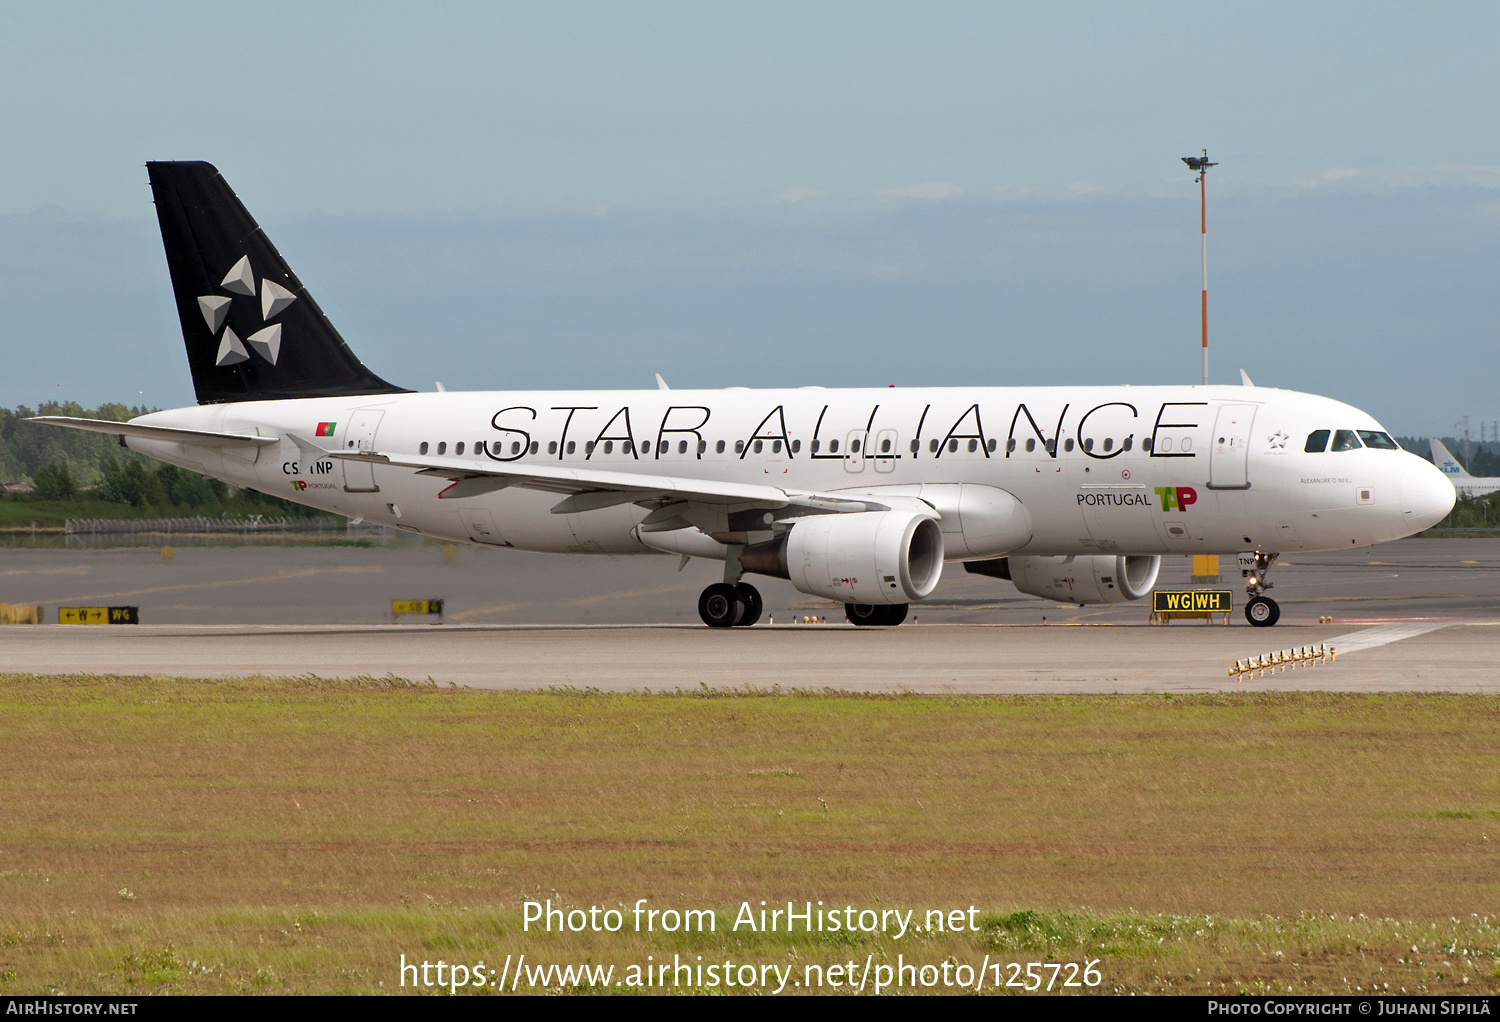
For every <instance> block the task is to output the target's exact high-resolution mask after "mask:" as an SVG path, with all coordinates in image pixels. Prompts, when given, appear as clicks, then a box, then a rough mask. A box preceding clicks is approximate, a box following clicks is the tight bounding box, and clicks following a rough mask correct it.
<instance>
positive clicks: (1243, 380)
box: [1240, 369, 1255, 387]
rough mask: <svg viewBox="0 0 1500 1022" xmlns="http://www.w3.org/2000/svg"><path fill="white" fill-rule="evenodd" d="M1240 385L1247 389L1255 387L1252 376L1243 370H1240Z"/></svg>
mask: <svg viewBox="0 0 1500 1022" xmlns="http://www.w3.org/2000/svg"><path fill="white" fill-rule="evenodd" d="M1240 384H1241V385H1242V386H1245V387H1253V386H1255V384H1253V383H1251V382H1250V374H1249V373H1247V372H1245V370H1243V369H1241V370H1240Z"/></svg>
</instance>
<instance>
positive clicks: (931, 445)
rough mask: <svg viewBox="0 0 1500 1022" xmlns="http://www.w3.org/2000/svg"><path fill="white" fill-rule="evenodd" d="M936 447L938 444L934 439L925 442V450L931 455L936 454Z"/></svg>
mask: <svg viewBox="0 0 1500 1022" xmlns="http://www.w3.org/2000/svg"><path fill="white" fill-rule="evenodd" d="M938 446H939V444H938V441H937V438H935V437H934V438H933V439H931V440H929V441H927V449H928V450H929V451H931V452H932V453H933V454H936V453H937V451H938Z"/></svg>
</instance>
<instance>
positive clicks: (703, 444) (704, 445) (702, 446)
mask: <svg viewBox="0 0 1500 1022" xmlns="http://www.w3.org/2000/svg"><path fill="white" fill-rule="evenodd" d="M683 443H687V441H686V440H684V441H683ZM706 450H708V441H707V440H699V441H698V453H699V454H702V453H703V452H704V451H706Z"/></svg>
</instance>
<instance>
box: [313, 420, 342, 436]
mask: <svg viewBox="0 0 1500 1022" xmlns="http://www.w3.org/2000/svg"><path fill="white" fill-rule="evenodd" d="M337 426H338V423H337V422H320V423H318V432H317V434H316V435H317V436H333V431H334V428H335V427H337Z"/></svg>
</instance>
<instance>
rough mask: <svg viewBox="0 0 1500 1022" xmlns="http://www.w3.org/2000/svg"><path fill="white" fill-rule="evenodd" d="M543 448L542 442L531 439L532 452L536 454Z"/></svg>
mask: <svg viewBox="0 0 1500 1022" xmlns="http://www.w3.org/2000/svg"><path fill="white" fill-rule="evenodd" d="M541 449H542V445H541V444H539V443H537V442H536V441H535V440H533V441H531V453H532V454H535V453H536V452H537V451H539V450H541Z"/></svg>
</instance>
